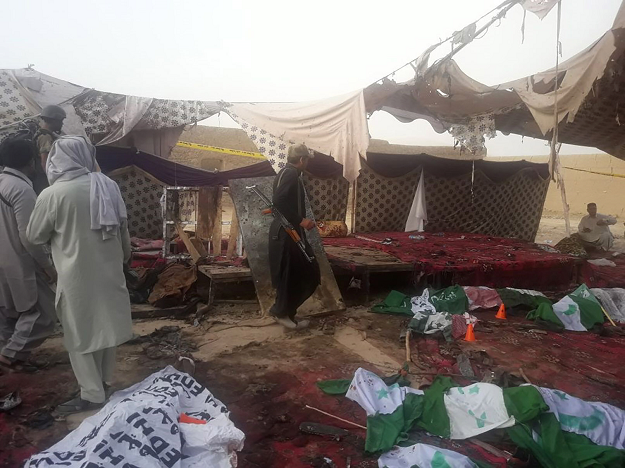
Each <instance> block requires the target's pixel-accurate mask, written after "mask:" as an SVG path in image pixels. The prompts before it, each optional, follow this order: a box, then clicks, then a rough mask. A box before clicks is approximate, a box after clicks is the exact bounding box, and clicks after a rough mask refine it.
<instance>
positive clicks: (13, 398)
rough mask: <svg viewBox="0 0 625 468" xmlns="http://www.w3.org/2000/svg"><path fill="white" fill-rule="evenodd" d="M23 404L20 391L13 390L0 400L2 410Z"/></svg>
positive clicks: (0, 410) (0, 409)
mask: <svg viewBox="0 0 625 468" xmlns="http://www.w3.org/2000/svg"><path fill="white" fill-rule="evenodd" d="M21 404H22V399H21V398H20V395H19V392H18V391H15V392H11V393H9V394H8V395H6V396H5V397H4V398H2V399H1V400H0V412H6V411H11V410H12V409H13V408H16V407H18V406H19V405H21Z"/></svg>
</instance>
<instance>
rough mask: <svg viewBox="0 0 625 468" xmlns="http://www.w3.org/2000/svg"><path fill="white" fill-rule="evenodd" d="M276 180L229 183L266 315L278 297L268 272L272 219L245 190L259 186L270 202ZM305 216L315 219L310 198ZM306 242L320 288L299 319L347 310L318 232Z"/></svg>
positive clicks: (261, 205)
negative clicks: (315, 262) (312, 257)
mask: <svg viewBox="0 0 625 468" xmlns="http://www.w3.org/2000/svg"><path fill="white" fill-rule="evenodd" d="M273 179H274V177H255V178H252V179H236V180H231V181H230V195H231V196H232V200H233V202H234V206H235V210H236V215H237V216H238V219H239V229H240V230H241V233H242V234H243V243H244V245H245V250H246V252H247V259H248V262H249V265H250V269H251V270H252V277H253V279H254V286H255V288H256V294H257V296H258V302H259V304H260V307H261V310H262V312H263V315H264V314H267V313H268V311H269V309H270V307H271V306H272V305H273V303H274V301H275V297H276V292H275V290H274V289H273V287H272V285H271V273H270V271H269V226H270V225H271V223H272V221H273V217H272V216H271V215H263V214H262V211H263V210H264V209H265V208H266V206H265V205H264V203H263V202H262V200H261V199H260V198H259V197H258V195H256V194H255V193H253V192H251V191H250V190H247V189H246V187H249V186H251V185H256V186H257V187H258V189H259V190H260V191H261V192H262V193H264V194H265V195H266V196H267V197H269V198H271V196H272V193H273ZM306 216H307V217H308V218H310V219H314V216H313V214H312V209H311V208H310V202H309V201H308V198H306ZM306 238H307V239H308V242H309V243H310V245H311V247H312V249H313V251H314V253H315V257H316V258H317V262H318V263H319V269H320V271H321V285H320V286H319V287H318V288H317V290H316V291H315V294H313V295H312V297H310V298H309V299H308V300H307V301H306V302H305V303H304V304H303V305H302V306H301V307H300V308H299V313H298V317H302V316H310V315H317V314H327V313H328V312H335V311H340V310H345V304H344V302H343V298H342V296H341V291H340V290H339V287H338V285H337V284H336V279H335V278H334V274H333V273H332V268H331V267H330V262H328V259H327V257H326V254H325V251H324V250H323V245H322V243H321V237H320V236H319V231H317V230H316V229H313V230H311V231H308V232H307V233H306Z"/></svg>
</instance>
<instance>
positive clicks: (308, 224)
mask: <svg viewBox="0 0 625 468" xmlns="http://www.w3.org/2000/svg"><path fill="white" fill-rule="evenodd" d="M299 225H300V226H302V227H303V228H304V229H306V230H307V231H310V230H311V229H312V228H314V227H315V226H316V224H315V222H314V221H313V220H312V219H308V218H304V219H302V222H301V223H299Z"/></svg>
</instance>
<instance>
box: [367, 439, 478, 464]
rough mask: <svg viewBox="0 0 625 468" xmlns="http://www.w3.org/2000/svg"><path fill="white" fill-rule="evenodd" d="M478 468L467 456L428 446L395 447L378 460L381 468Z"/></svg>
mask: <svg viewBox="0 0 625 468" xmlns="http://www.w3.org/2000/svg"><path fill="white" fill-rule="evenodd" d="M415 466H416V467H419V468H477V465H476V464H475V463H473V462H472V461H471V459H470V458H469V457H467V456H465V455H462V454H460V453H458V452H454V451H452V450H446V449H442V448H438V447H434V446H432V445H427V444H415V445H411V446H410V447H395V448H394V449H393V450H391V451H390V452H386V453H385V454H383V455H382V456H381V457H380V458H379V459H378V467H379V468H414V467H415Z"/></svg>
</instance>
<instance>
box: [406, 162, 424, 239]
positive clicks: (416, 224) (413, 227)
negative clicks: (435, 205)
mask: <svg viewBox="0 0 625 468" xmlns="http://www.w3.org/2000/svg"><path fill="white" fill-rule="evenodd" d="M427 220H428V212H427V208H426V206H425V179H424V177H423V169H421V177H420V178H419V184H418V185H417V190H416V191H415V194H414V200H412V206H411V207H410V213H408V219H407V220H406V229H405V231H406V232H411V231H419V232H423V231H424V230H425V223H427Z"/></svg>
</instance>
